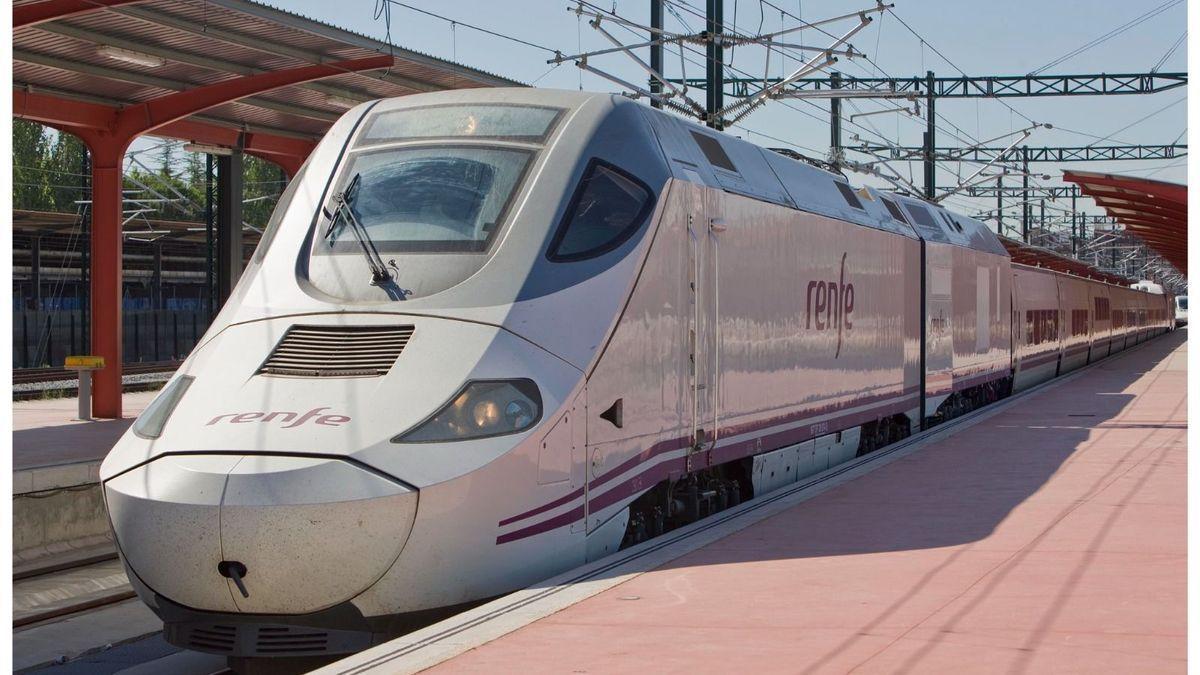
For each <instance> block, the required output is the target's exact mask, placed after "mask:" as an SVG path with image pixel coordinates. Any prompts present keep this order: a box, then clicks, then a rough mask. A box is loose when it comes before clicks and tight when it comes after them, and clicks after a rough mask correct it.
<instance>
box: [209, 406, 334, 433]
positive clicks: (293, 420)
mask: <svg viewBox="0 0 1200 675" xmlns="http://www.w3.org/2000/svg"><path fill="white" fill-rule="evenodd" d="M322 410H329V408H313V409H312V410H309V411H308V412H306V413H304V414H303V415H298V414H297V413H294V412H266V413H263V412H244V413H227V414H225V415H217V416H216V417H214V418H212V419H211V420H209V422H208V424H205V425H204V426H206V427H210V426H212V425H214V424H216V423H217V422H220V421H222V420H225V422H227V423H229V424H246V423H248V422H274V421H275V420H279V421H280V422H282V423H283V426H282V427H280V428H281V429H294V428H296V427H298V426H300V425H301V424H304V423H305V422H307V421H309V420H311V419H313V418H316V419H315V423H316V424H320V425H321V426H325V427H340V426H342V425H343V424H345V423H346V422H349V421H350V417H349V416H347V415H322V414H321V411H322ZM226 417H228V418H230V419H225V418H226Z"/></svg>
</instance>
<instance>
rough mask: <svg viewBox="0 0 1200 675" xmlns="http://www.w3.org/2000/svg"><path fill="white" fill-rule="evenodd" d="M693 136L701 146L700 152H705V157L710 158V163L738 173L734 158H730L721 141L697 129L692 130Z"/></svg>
mask: <svg viewBox="0 0 1200 675" xmlns="http://www.w3.org/2000/svg"><path fill="white" fill-rule="evenodd" d="M692 138H693V139H695V141H696V145H698V146H700V152H703V153H704V157H705V158H706V159H708V163H709V164H712V165H713V166H715V167H717V168H720V169H725V170H726V171H732V172H734V173H737V167H736V166H734V165H733V160H732V159H729V155H728V154H726V152H725V148H722V147H721V141H718V140H717V139H715V138H713V137H712V136H709V135H707V134H702V133H699V132H697V131H693V132H692Z"/></svg>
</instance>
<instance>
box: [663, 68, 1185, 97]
mask: <svg viewBox="0 0 1200 675" xmlns="http://www.w3.org/2000/svg"><path fill="white" fill-rule="evenodd" d="M783 79H786V78H783ZM781 81H783V80H782V79H779V78H774V79H769V80H767V83H768V84H774V83H777V82H781ZM1187 81H1188V74H1187V73H1129V74H1115V75H1114V74H1108V73H1100V74H1089V75H984V76H978V77H968V76H964V77H935V78H933V80H932V82H933V90H932V94H933V95H934V96H937V97H939V98H1030V97H1038V96H1111V95H1120V94H1153V93H1157V92H1160V91H1169V90H1171V89H1177V88H1179V87H1185V86H1187ZM673 82H674V83H676V84H678V83H680V82H683V83H686V84H687V85H688V86H701V87H702V86H704V80H696V79H684V80H673ZM762 82H763V80H761V79H757V78H726V79H725V83H726V84H727V85H729V86H730V87H732V90H731V91H730V92H729V93H730V94H731V95H733V96H745V95H747V93H746V92H748V91H750V87H751V86H755V85H759V86H761V84H762ZM927 82H928V78H926V77H925V76H916V77H848V76H843V77H842V78H841V79H840V80H839V81H838V82H836V86H835V82H834V80H833V78H829V77H810V78H804V79H801V80H797V81H793V82H790V85H791V88H792V89H794V90H796V91H800V92H824V93H825V95H826V96H829V95H832V94H829V93H828V92H830V91H831V90H833V89H840V90H842V91H840V92H839V93H838V94H837V95H838V96H843V95H845V90H849V91H869V92H874V93H876V94H877V95H878V93H879V92H890V93H892V95H897V94H900V95H912V96H927V95H928V94H929V93H930V91H929V85H928V84H927Z"/></svg>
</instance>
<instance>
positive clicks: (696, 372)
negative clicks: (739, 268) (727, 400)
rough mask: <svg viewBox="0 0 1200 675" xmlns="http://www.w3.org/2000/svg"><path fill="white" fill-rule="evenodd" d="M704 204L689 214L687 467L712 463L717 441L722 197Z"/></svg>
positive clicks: (707, 199)
mask: <svg viewBox="0 0 1200 675" xmlns="http://www.w3.org/2000/svg"><path fill="white" fill-rule="evenodd" d="M705 192H706V197H705V200H704V203H703V208H700V209H693V211H692V212H691V213H689V214H688V232H687V234H688V266H687V268H688V272H687V274H688V279H687V282H688V290H689V307H688V310H689V311H688V347H689V349H688V351H689V355H688V370H689V373H688V374H689V387H688V390H689V394H690V398H691V401H690V404H691V406H690V407H691V419H692V421H691V440H692V443H691V448H690V449H689V450H688V457H687V470H688V471H689V472H690V471H694V470H696V469H701V468H704V467H707V466H709V465H710V464H711V459H712V449H713V447H714V445H715V444H716V440H717V439H716V434H717V401H718V393H719V392H718V390H717V388H718V386H719V378H718V371H717V367H718V356H717V326H718V324H717V316H718V312H719V309H720V307H719V303H718V295H717V289H718V283H719V273H718V270H719V264H720V255H721V253H720V235H721V233H722V232H724V230H725V228H726V224H725V221H724V219H723V218H722V217H721V215H720V214H721V208H720V207H721V195H720V193H718V192H715V191H712V190H706V191H705Z"/></svg>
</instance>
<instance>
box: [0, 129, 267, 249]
mask: <svg viewBox="0 0 1200 675" xmlns="http://www.w3.org/2000/svg"><path fill="white" fill-rule="evenodd" d="M181 145H182V144H181V143H179V142H177V141H168V142H164V143H163V144H162V146H161V147H160V148H159V149H158V150H157V151H156V152H155V153H154V157H153V163H154V164H156V165H157V166H154V165H148V164H146V163H144V162H143V161H142V160H141V157H145V155H141V156H139V157H138V158H135V159H131V161H130V162H129V163H128V164H127V166H126V171H125V180H124V183H125V188H126V189H128V190H133V191H134V192H132V193H128V194H129V195H131V196H134V197H136V198H141V199H146V200H153V201H148V202H147V203H146V206H147V207H148V208H151V209H153V211H152V212H150V213H147V214H145V217H146V218H151V219H165V220H183V221H195V222H203V221H204V206H205V195H204V190H205V175H204V174H205V168H206V167H205V164H206V163H205V158H204V156H203V155H201V154H196V153H185V152H183V151H182V149H181ZM85 153H86V148H85V147H84V145H83V143H82V142H81V141H80V140H79V139H78V138H76V137H74V136H72V135H70V134H64V133H58V132H56V131H52V130H50V129H48V128H46V127H43V126H42V125H40V124H35V123H33V122H27V121H25V120H19V119H14V120H13V208H16V209H26V210H31V211H59V212H65V213H74V212H75V211H76V210H77V208H78V206H79V205H78V204H77V203H76V202H77V201H80V200H83V199H87V196H86V195H87V192H86V190H85V188H83V187H82V185H83V182H84V176H83V175H82V172H83V168H84V157H85ZM148 161H149V160H148ZM243 172H244V173H243V183H244V192H243V200H244V201H243V204H242V220H243V221H245V222H246V223H248V224H250V225H251V226H253V227H256V228H258V229H262V228H263V227H265V226H266V224H267V220H268V219H269V218H270V217H271V210H272V209H274V208H275V202H276V201H278V198H279V193H280V192H282V191H283V188H284V186H285V185H286V183H285V182H284V176H283V172H282V171H281V170H280V169H279V167H277V166H275V165H274V164H271V163H270V162H267V161H265V160H261V159H258V158H257V157H251V156H248V155H247V156H246V157H245V158H244V161H243ZM164 199H165V200H168V201H161V200H164Z"/></svg>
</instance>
